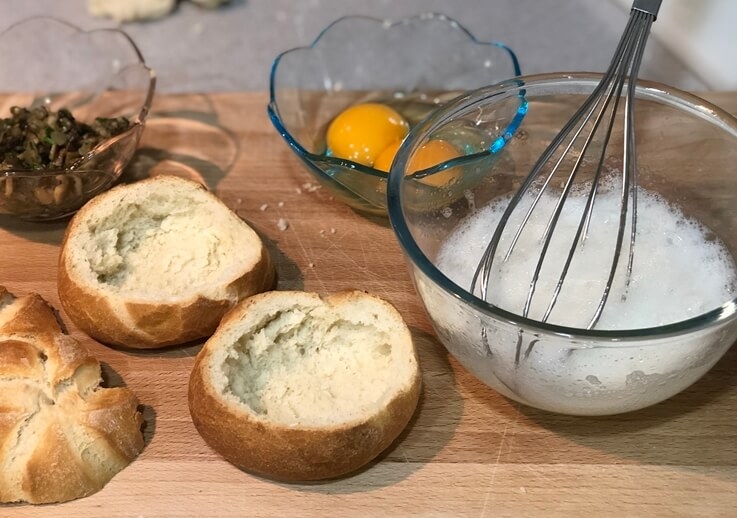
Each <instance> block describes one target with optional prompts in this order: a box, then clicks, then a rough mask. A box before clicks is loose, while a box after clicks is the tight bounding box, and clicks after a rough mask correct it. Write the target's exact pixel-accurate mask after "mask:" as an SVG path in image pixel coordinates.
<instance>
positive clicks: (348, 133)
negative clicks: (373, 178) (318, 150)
mask: <svg viewBox="0 0 737 518" xmlns="http://www.w3.org/2000/svg"><path fill="white" fill-rule="evenodd" d="M408 132H409V124H407V121H406V120H404V117H402V116H401V115H400V114H399V113H398V112H397V111H396V110H394V109H392V108H390V107H389V106H386V105H384V104H379V103H364V104H356V105H354V106H351V107H350V108H348V109H346V110H344V111H343V112H341V113H340V114H339V115H338V116H337V117H336V118H335V119H333V121H332V122H331V123H330V126H328V133H327V136H326V139H327V145H328V149H329V150H330V152H331V153H332V154H333V156H336V157H340V158H346V159H348V160H352V161H354V162H358V163H359V164H363V165H367V166H373V165H374V161H375V160H376V158H377V157H378V156H379V154H380V153H381V152H382V151H383V150H384V149H386V148H387V147H388V146H389V145H391V144H393V143H394V142H401V140H402V139H403V138H404V137H406V136H407V133H408Z"/></svg>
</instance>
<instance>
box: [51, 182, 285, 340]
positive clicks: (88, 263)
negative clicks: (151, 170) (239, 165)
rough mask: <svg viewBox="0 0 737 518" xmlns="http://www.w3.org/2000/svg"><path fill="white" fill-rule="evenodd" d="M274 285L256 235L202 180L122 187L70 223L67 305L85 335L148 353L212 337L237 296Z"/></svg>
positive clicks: (63, 264) (61, 283) (62, 261)
mask: <svg viewBox="0 0 737 518" xmlns="http://www.w3.org/2000/svg"><path fill="white" fill-rule="evenodd" d="M273 283H274V268H273V265H272V263H271V260H270V258H269V254H268V252H267V251H266V249H265V248H264V245H263V243H262V242H261V239H260V238H259V236H258V235H257V234H256V232H254V231H253V230H252V229H251V227H249V226H248V225H247V224H246V223H245V222H244V221H243V220H241V219H240V218H239V217H238V216H237V215H236V214H235V213H234V212H232V211H231V210H230V209H229V208H228V207H227V206H226V205H225V204H224V203H223V202H221V201H220V200H219V199H218V198H216V197H215V196H214V195H213V194H211V193H210V192H208V191H207V190H206V189H205V188H204V187H203V186H201V185H200V184H198V183H195V182H193V181H190V180H184V179H182V178H178V177H175V176H156V177H153V178H149V179H146V180H142V181H140V182H137V183H132V184H128V185H120V186H118V187H115V188H114V189H111V190H110V191H108V192H105V193H103V194H100V195H99V196H97V197H95V198H93V199H92V200H91V201H90V202H89V203H87V204H86V205H85V206H84V207H82V209H81V210H80V211H79V212H78V213H77V214H76V215H75V216H74V218H73V219H72V221H71V222H70V224H69V226H68V228H67V231H66V234H65V236H64V241H63V242H62V246H61V254H60V257H59V278H58V289H59V298H60V299H61V303H62V306H63V307H64V310H65V311H66V312H67V314H68V315H69V317H70V318H71V319H72V321H73V322H74V323H75V324H76V325H77V326H78V327H79V328H80V329H82V330H83V331H84V332H85V333H87V334H89V335H90V336H92V337H93V338H96V339H97V340H99V341H101V342H104V343H107V344H113V345H122V346H126V347H133V348H141V349H150V348H156V347H164V346H168V345H176V344H181V343H184V342H188V341H190V340H195V339H198V338H202V337H204V336H208V335H210V334H211V333H212V332H213V331H214V330H215V328H216V327H217V324H218V322H219V321H220V319H221V318H222V316H223V315H224V314H225V312H226V311H227V310H228V309H230V308H231V307H233V306H234V305H235V304H236V303H237V302H238V301H239V300H241V299H243V298H245V297H247V296H249V295H253V294H254V293H258V292H261V291H264V290H265V289H268V288H270V287H271V286H272V285H273Z"/></svg>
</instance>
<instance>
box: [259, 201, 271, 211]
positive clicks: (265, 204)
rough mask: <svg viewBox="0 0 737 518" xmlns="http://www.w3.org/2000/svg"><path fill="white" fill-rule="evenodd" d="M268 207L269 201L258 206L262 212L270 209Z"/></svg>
mask: <svg viewBox="0 0 737 518" xmlns="http://www.w3.org/2000/svg"><path fill="white" fill-rule="evenodd" d="M268 208H269V204H268V203H264V204H263V205H261V206H260V207H259V208H258V210H260V211H261V212H264V211H265V210H266V209H268Z"/></svg>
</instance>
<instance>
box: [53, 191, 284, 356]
mask: <svg viewBox="0 0 737 518" xmlns="http://www.w3.org/2000/svg"><path fill="white" fill-rule="evenodd" d="M171 182H174V183H175V184H176V183H179V182H186V183H187V184H190V185H192V186H196V187H197V188H198V189H201V190H203V191H205V192H207V190H206V189H205V188H204V187H203V186H202V185H200V184H196V183H195V182H192V181H189V180H184V179H181V178H176V177H154V178H150V179H146V180H141V181H140V182H137V185H138V187H139V188H140V186H141V184H143V185H146V184H147V183H148V184H154V183H156V184H161V185H151V188H152V189H166V183H171ZM128 187H129V186H127V185H121V186H118V187H116V188H114V189H111V190H110V191H108V192H107V193H103V194H101V195H99V196H97V197H96V198H93V199H92V200H91V201H90V202H89V203H88V204H86V205H85V206H84V207H83V208H82V209H81V210H80V211H79V212H78V213H77V214H76V215H75V216H74V217H73V219H72V221H71V222H70V224H69V226H68V227H67V230H66V232H65V234H64V239H63V241H62V244H61V252H60V255H59V268H58V279H57V284H58V292H59V299H60V301H61V304H62V307H63V308H64V310H65V311H66V313H67V314H68V315H69V318H70V319H71V320H72V321H73V322H74V323H75V325H76V326H77V327H79V328H80V329H81V330H82V331H84V332H85V333H86V334H88V335H90V336H91V337H93V338H95V339H96V340H98V341H100V342H103V343H106V344H109V345H116V346H122V347H129V348H135V349H154V348H160V347H166V346H171V345H178V344H182V343H186V342H189V341H192V340H196V339H199V338H202V337H205V336H209V335H210V334H212V332H213V331H214V330H215V329H216V327H217V325H218V323H219V322H220V319H221V318H222V316H223V315H224V314H225V313H226V312H227V311H228V310H229V309H230V308H231V307H233V305H234V304H235V303H237V302H238V301H239V300H241V299H243V298H245V297H247V296H249V295H253V294H255V293H260V292H262V291H265V290H267V289H270V288H271V287H272V286H273V285H274V282H275V270H274V266H273V264H272V261H271V258H270V255H269V253H268V251H267V250H266V248H265V247H264V246H263V243H262V242H261V240H260V239H258V237H257V239H258V246H259V247H260V249H259V258H258V260H257V261H256V263H255V264H254V265H253V266H252V268H250V269H248V270H246V271H242V272H240V273H239V275H237V276H236V277H235V278H233V279H231V280H230V281H229V282H228V284H227V285H226V286H224V287H223V288H224V289H223V290H222V292H223V293H225V294H226V296H225V298H221V299H213V298H209V297H207V296H205V295H203V294H202V293H191V294H189V295H187V296H182V297H177V298H172V297H168V296H166V294H163V295H162V297H161V298H160V299H158V300H135V299H134V298H132V297H127V296H125V295H121V294H120V293H116V292H114V291H113V290H109V289H105V287H104V285H91V284H89V283H87V282H85V281H84V280H83V279H80V278H79V276H77V275H75V272H74V269H73V268H72V267H71V266H70V263H71V261H72V259H71V257H70V256H71V254H72V252H71V250H70V245H69V244H68V243H69V241H70V239H71V236H72V235H73V234H74V233H76V232H79V231H80V229H81V226H82V225H83V224H84V222H85V220H86V219H87V218H89V217H90V215H91V214H93V213H94V212H95V211H96V210H97V207H99V206H100V205H101V204H102V203H103V202H104V200H105V197H106V195H116V192H117V190H119V189H126V188H128ZM110 193H112V194H110ZM211 201H212V203H217V204H220V205H221V206H222V207H224V208H225V209H226V210H228V211H229V212H231V211H230V208H228V207H227V206H226V205H225V204H224V203H222V201H220V200H219V199H218V198H217V197H215V196H214V195H211ZM233 216H234V217H235V218H237V219H238V220H239V221H240V222H241V223H242V224H243V225H244V229H248V231H251V232H252V229H250V227H248V225H247V224H246V223H245V222H243V221H242V220H240V219H239V218H238V217H237V216H236V215H235V214H233ZM254 235H255V233H254ZM187 237H188V236H182V239H186V238H187Z"/></svg>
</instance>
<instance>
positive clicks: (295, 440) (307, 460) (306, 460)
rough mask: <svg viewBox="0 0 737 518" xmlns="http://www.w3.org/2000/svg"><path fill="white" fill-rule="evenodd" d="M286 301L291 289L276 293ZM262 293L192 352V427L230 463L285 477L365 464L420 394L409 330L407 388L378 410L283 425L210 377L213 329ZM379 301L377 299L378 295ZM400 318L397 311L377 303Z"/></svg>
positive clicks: (325, 475) (312, 476)
mask: <svg viewBox="0 0 737 518" xmlns="http://www.w3.org/2000/svg"><path fill="white" fill-rule="evenodd" d="M279 293H280V294H283V296H284V297H285V298H286V299H287V300H288V299H289V297H290V296H291V295H292V292H279ZM264 295H268V294H263V295H256V296H254V297H251V298H249V299H247V300H245V301H243V302H241V303H240V304H239V305H238V306H237V307H236V308H235V309H233V310H232V311H231V312H230V313H228V315H226V317H225V318H224V319H223V322H222V323H221V326H220V328H219V329H218V331H217V332H216V334H215V335H214V336H213V337H212V338H211V339H210V340H208V342H207V343H206V344H205V346H204V347H203V349H202V350H201V351H200V353H199V354H198V356H197V358H196V360H195V365H194V368H193V370H192V374H191V377H190V384H189V408H190V413H191V415H192V420H193V422H194V425H195V427H196V428H197V430H198V432H199V433H200V434H201V435H202V437H203V438H204V440H205V442H207V443H208V444H209V445H210V447H212V449H213V450H215V451H216V452H217V453H219V454H220V455H222V456H223V457H224V458H225V459H226V460H228V461H229V462H231V463H233V464H234V465H236V466H237V467H239V468H241V469H243V470H245V471H248V472H251V473H254V474H256V475H260V476H263V477H267V478H271V479H276V480H280V481H285V482H300V481H316V480H324V479H330V478H335V477H339V476H343V475H346V474H349V473H351V472H354V471H356V470H358V469H359V468H361V467H363V466H365V465H366V464H368V463H369V462H370V461H371V460H373V459H374V458H375V457H376V456H377V455H379V454H380V453H381V452H382V451H383V450H385V449H386V448H387V447H388V446H389V445H390V444H391V443H392V442H393V441H394V440H395V439H396V438H397V437H398V436H399V435H400V433H401V432H402V430H404V428H405V427H406V426H407V424H408V423H409V421H410V419H411V417H412V415H413V414H414V412H415V410H416V408H417V404H418V401H419V397H420V392H421V387H422V381H421V380H422V376H421V372H420V369H419V366H418V363H417V358H416V352H415V350H414V345H413V344H412V338H411V335H410V333H409V330H408V329H407V328H406V326H405V325H404V323H403V322H402V326H404V329H405V330H406V340H408V343H407V346H408V347H411V348H412V357H413V359H414V363H415V366H416V369H415V371H414V373H413V376H412V379H411V382H410V383H409V384H408V386H407V387H406V388H405V389H403V390H399V391H397V393H396V394H394V395H393V397H392V398H391V399H390V401H389V402H388V403H387V404H386V405H385V406H384V407H382V408H381V409H380V410H379V411H378V412H375V413H374V414H372V415H370V416H366V417H365V418H362V419H359V420H354V421H350V422H345V423H341V424H339V425H330V426H327V425H326V426H310V427H307V426H288V425H285V424H280V423H277V422H273V421H268V420H267V419H265V418H263V417H260V416H258V415H257V414H255V413H253V412H252V411H250V409H248V408H247V407H246V405H242V404H235V403H233V402H232V401H228V400H225V399H224V398H223V397H222V396H221V395H220V394H218V391H217V389H216V388H215V387H214V385H213V383H212V380H211V379H210V377H211V374H210V372H211V369H210V367H211V362H212V360H213V351H214V347H215V344H216V341H217V340H218V336H217V335H218V332H219V331H220V330H221V329H227V328H228V327H229V326H231V325H234V324H235V322H236V321H237V320H238V319H239V318H240V315H242V314H243V313H245V312H247V311H249V309H250V306H252V305H254V304H256V303H258V302H259V300H261V298H262V297H263V296H264ZM356 296H359V297H369V296H370V295H367V294H365V293H363V292H346V293H340V294H335V295H332V296H328V297H325V300H326V301H327V302H329V303H331V304H340V303H341V299H342V298H344V297H356ZM377 300H380V299H377ZM381 302H382V303H383V304H385V305H386V306H387V307H388V308H390V310H391V312H392V313H393V314H396V317H397V318H398V319H399V320H400V321H401V317H400V316H399V313H398V312H396V310H395V309H394V308H393V307H392V306H391V305H389V304H388V303H386V302H384V301H381Z"/></svg>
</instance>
